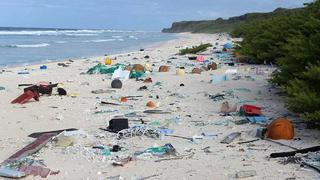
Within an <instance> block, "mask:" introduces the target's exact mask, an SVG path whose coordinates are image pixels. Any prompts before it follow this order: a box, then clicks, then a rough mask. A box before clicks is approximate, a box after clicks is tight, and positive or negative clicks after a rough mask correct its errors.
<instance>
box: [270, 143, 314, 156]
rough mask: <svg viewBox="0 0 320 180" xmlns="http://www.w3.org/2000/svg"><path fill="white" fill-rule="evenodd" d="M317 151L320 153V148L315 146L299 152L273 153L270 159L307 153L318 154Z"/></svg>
mask: <svg viewBox="0 0 320 180" xmlns="http://www.w3.org/2000/svg"><path fill="white" fill-rule="evenodd" d="M316 151H320V146H314V147H309V148H304V149H298V150H295V151H290V152H279V153H271V154H270V157H271V158H277V157H288V156H294V155H296V154H297V153H301V154H305V153H308V152H316Z"/></svg>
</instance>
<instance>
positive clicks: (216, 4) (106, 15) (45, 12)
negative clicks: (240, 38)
mask: <svg viewBox="0 0 320 180" xmlns="http://www.w3.org/2000/svg"><path fill="white" fill-rule="evenodd" d="M310 1H311V0H0V26H11V27H53V28H98V29H118V30H147V31H160V30H161V29H162V28H163V27H168V26H170V25H171V23H172V22H174V21H181V20H201V19H216V18H218V17H222V18H228V17H232V16H238V15H242V14H244V13H247V12H268V11H272V10H274V9H275V8H278V7H285V8H294V7H301V6H303V3H304V2H310Z"/></svg>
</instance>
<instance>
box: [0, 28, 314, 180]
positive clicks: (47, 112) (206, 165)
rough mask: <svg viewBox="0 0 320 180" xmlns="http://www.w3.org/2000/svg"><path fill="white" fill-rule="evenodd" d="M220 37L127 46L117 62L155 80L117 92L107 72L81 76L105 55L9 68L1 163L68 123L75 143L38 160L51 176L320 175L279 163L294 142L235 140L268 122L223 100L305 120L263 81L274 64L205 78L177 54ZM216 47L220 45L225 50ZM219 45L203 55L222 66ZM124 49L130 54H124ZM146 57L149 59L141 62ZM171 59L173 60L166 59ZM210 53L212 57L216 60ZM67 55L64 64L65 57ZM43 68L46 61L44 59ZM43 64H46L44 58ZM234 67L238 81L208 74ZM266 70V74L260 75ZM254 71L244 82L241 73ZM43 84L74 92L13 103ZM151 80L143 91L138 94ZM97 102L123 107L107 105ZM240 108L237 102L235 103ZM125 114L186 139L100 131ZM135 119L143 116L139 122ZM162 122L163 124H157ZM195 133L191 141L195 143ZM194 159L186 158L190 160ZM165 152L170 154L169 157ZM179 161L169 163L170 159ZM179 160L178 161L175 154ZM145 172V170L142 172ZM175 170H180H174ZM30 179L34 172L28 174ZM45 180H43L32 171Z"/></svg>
mask: <svg viewBox="0 0 320 180" xmlns="http://www.w3.org/2000/svg"><path fill="white" fill-rule="evenodd" d="M217 39H218V35H216V34H213V35H204V34H183V35H182V37H180V38H179V39H177V40H169V41H166V42H163V43H160V44H157V45H154V46H152V47H148V48H145V51H139V49H137V50H136V51H132V52H126V53H121V54H114V55H110V56H109V57H111V58H114V57H117V60H114V61H113V64H116V63H123V64H129V63H131V64H136V63H137V64H142V65H144V64H150V65H153V64H154V66H151V67H152V68H153V72H151V73H146V74H145V77H143V79H146V78H148V77H150V78H151V79H152V82H151V83H144V82H143V81H137V80H135V79H130V80H126V81H124V82H123V86H122V88H121V89H112V88H111V82H112V80H111V75H106V74H93V75H89V74H83V72H86V71H87V70H88V69H89V68H91V67H93V66H95V65H96V64H97V62H102V60H103V59H102V57H103V56H95V57H92V58H89V60H82V59H79V60H75V61H74V62H72V63H71V64H70V66H68V67H60V66H58V65H57V63H58V62H50V63H46V64H45V65H47V66H48V69H47V70H39V67H38V65H29V66H26V67H27V68H28V69H35V70H34V71H31V72H30V74H27V75H19V74H17V72H18V71H19V70H20V69H21V68H22V67H21V66H20V67H15V68H8V69H6V70H8V71H5V72H3V73H0V82H1V83H0V86H3V87H5V89H4V90H0V99H1V101H0V110H1V113H0V122H1V124H2V125H1V126H0V142H1V143H0V161H3V160H5V159H6V158H8V157H9V156H11V155H12V154H13V153H14V152H16V151H17V150H19V149H21V148H22V147H24V146H25V145H27V144H29V143H30V142H32V141H34V139H33V138H30V137H28V135H29V134H31V133H34V132H43V131H50V130H58V129H65V128H77V129H80V130H81V131H79V132H78V133H77V134H76V135H74V136H72V141H73V144H72V145H67V146H66V147H63V146H59V145H57V143H56V142H54V141H53V142H49V143H48V144H47V146H45V147H43V148H42V149H41V150H40V151H39V152H38V153H37V156H36V159H41V160H43V161H44V163H45V164H46V166H47V167H48V168H50V169H52V170H60V173H59V174H57V175H52V176H48V178H47V179H49V180H50V179H108V177H114V176H118V175H120V176H121V177H123V178H124V179H132V178H136V177H141V178H142V177H149V176H154V178H153V179H190V180H193V179H194V180H198V179H212V178H214V179H232V178H234V176H235V174H236V173H237V172H240V171H246V170H247V171H255V173H256V174H255V175H254V176H253V177H252V179H286V178H296V179H300V178H301V179H319V178H320V176H319V174H318V173H317V172H315V171H313V170H310V169H306V168H303V167H300V165H299V164H295V163H289V164H286V165H283V164H281V163H279V161H280V160H282V159H279V158H278V159H268V156H269V154H270V153H274V152H282V151H290V150H291V149H289V148H288V147H285V146H279V145H278V144H274V143H272V142H269V141H265V140H262V139H260V140H257V141H254V142H252V143H246V144H239V142H244V141H250V140H253V139H256V137H255V132H256V131H257V129H258V128H261V127H262V126H261V125H259V124H249V123H247V124H241V125H237V124H235V123H233V120H241V119H243V117H241V116H238V115H233V116H220V114H219V112H220V108H221V104H222V103H223V102H224V101H228V102H229V103H230V104H234V103H239V105H241V103H240V102H241V101H249V102H252V103H254V105H257V106H259V107H262V112H263V114H264V115H265V116H266V117H267V119H268V122H271V121H272V120H273V119H276V118H279V117H284V116H286V117H288V118H289V119H290V120H292V122H295V121H297V120H299V118H298V117H296V116H295V115H293V114H292V113H290V112H289V111H288V110H287V108H286V105H285V103H284V100H283V97H281V96H279V95H278V94H277V92H278V90H277V89H275V88H273V87H272V86H270V84H269V83H268V82H267V80H268V78H269V76H270V74H271V72H272V70H273V69H272V67H270V66H264V65H240V64H236V66H228V65H222V67H221V68H219V69H217V70H211V71H203V72H202V73H201V74H194V73H191V72H192V70H193V68H195V67H197V68H201V67H202V66H204V64H203V63H199V62H195V61H190V60H188V58H187V56H180V55H176V54H177V53H178V52H179V49H180V48H181V47H183V46H192V45H199V44H200V43H208V42H210V43H215V42H218V43H219V45H223V44H224V43H225V42H228V40H227V38H226V37H222V38H220V39H219V40H217ZM219 47H220V46H219ZM212 52H213V49H209V50H208V51H206V52H204V53H202V54H203V56H204V57H205V59H208V60H210V61H214V62H218V60H217V58H216V57H215V56H214V55H213V53H212ZM128 54H129V55H130V56H128ZM146 55H148V56H150V58H147V59H146V58H144V57H145V56H146ZM171 57H174V58H175V59H170V58H171ZM211 58H213V60H212V59H211ZM66 61H68V59H66V60H63V61H60V62H66ZM39 65H40V64H39ZM41 65H42V64H41ZM162 65H167V66H169V67H170V68H169V72H158V69H159V67H160V66H162ZM180 66H183V67H185V74H184V75H181V76H180V75H176V67H180ZM228 69H237V71H238V74H239V75H240V76H241V78H240V79H239V80H233V79H229V80H227V81H222V82H220V83H217V84H213V83H212V82H211V80H212V79H213V77H214V76H221V75H224V74H225V72H226V70H228ZM257 70H261V73H257ZM246 76H247V77H248V76H249V77H251V79H250V78H245V77H246ZM39 81H47V82H53V83H62V84H63V85H64V88H65V89H66V91H67V92H68V93H70V94H74V96H58V95H57V92H56V89H54V92H53V95H51V96H41V97H40V100H39V101H38V102H37V101H34V100H30V101H29V102H27V103H26V104H22V105H20V104H10V102H11V101H12V100H13V99H15V98H16V97H17V96H19V95H20V94H21V93H22V92H23V89H22V88H19V87H17V85H18V84H20V83H37V82H39ZM143 86H146V87H147V89H145V90H139V89H140V88H141V87H143ZM98 89H102V90H106V91H108V92H106V93H102V94H94V93H92V91H94V90H98ZM226 92H230V93H231V94H234V96H231V95H230V94H229V95H227V96H226V97H225V99H224V100H213V99H212V96H213V95H215V94H217V93H226ZM124 96H137V98H133V99H129V100H128V101H127V102H120V101H119V99H120V98H121V97H124ZM101 101H106V102H112V103H116V104H120V105H101V104H100V103H101ZM149 101H153V102H155V104H156V105H157V107H156V108H155V109H152V110H163V111H169V112H170V114H146V113H141V112H143V111H144V110H151V109H150V108H148V107H146V104H147V103H148V102H149ZM238 109H239V108H238ZM119 114H130V115H136V116H135V117H128V119H129V125H130V126H134V125H140V126H142V125H143V124H141V123H140V121H139V119H140V118H141V119H143V120H144V121H145V122H147V123H148V122H153V123H154V125H157V126H160V125H161V126H164V127H165V128H167V129H169V130H172V131H173V135H178V136H183V137H187V139H183V138H175V137H170V136H161V137H160V138H151V137H148V136H134V137H128V138H124V139H118V138H116V134H114V133H110V132H107V131H102V130H101V129H100V128H106V127H107V126H108V125H109V120H111V119H112V118H114V117H115V116H116V115H119ZM137 120H138V121H137ZM159 124H160V125H159ZM232 132H240V133H241V135H240V137H239V138H237V139H236V140H234V142H232V143H230V144H222V143H220V141H221V140H222V139H224V137H225V136H227V135H228V134H230V133H232ZM319 135H320V132H319V131H317V130H309V129H308V130H306V129H305V127H304V124H301V123H297V124H295V138H296V139H293V140H288V141H285V140H281V141H279V142H281V143H283V144H285V145H289V146H292V147H295V148H298V149H300V148H305V147H311V146H315V145H317V144H319V140H318V137H319ZM188 138H189V139H194V140H193V141H190V140H189V139H188ZM168 143H170V144H171V145H172V146H173V147H174V148H175V150H176V151H177V152H178V154H179V155H181V157H180V156H179V158H181V159H179V158H177V157H176V156H169V157H168V156H165V157H158V156H152V155H150V156H147V155H146V156H141V157H139V158H134V159H133V160H132V161H130V162H128V163H127V164H125V165H124V167H121V166H120V167H116V166H113V165H112V162H114V160H115V159H118V158H125V157H127V156H134V154H136V153H137V152H143V151H145V150H146V149H147V148H150V147H158V146H163V145H164V144H168ZM113 145H119V146H120V147H123V150H121V151H119V152H111V155H102V154H100V153H99V151H97V150H95V149H93V147H96V146H103V147H112V146H113ZM189 155H190V156H189ZM166 158H169V160H163V159H166ZM170 158H173V159H170ZM174 158H176V159H174ZM146 168H147V169H148V170H147V171H141V169H146ZM173 169H174V171H173ZM28 178H32V177H28ZM34 179H40V177H34Z"/></svg>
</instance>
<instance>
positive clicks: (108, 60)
mask: <svg viewBox="0 0 320 180" xmlns="http://www.w3.org/2000/svg"><path fill="white" fill-rule="evenodd" d="M104 64H105V65H111V64H112V60H111V59H110V58H108V57H107V58H106V59H105V60H104Z"/></svg>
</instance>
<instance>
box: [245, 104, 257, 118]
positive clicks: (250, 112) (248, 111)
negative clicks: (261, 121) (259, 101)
mask: <svg viewBox="0 0 320 180" xmlns="http://www.w3.org/2000/svg"><path fill="white" fill-rule="evenodd" d="M240 110H242V111H244V113H245V115H246V116H254V115H261V114H262V112H261V108H260V107H257V106H253V105H248V104H245V105H242V106H241V107H240Z"/></svg>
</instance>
